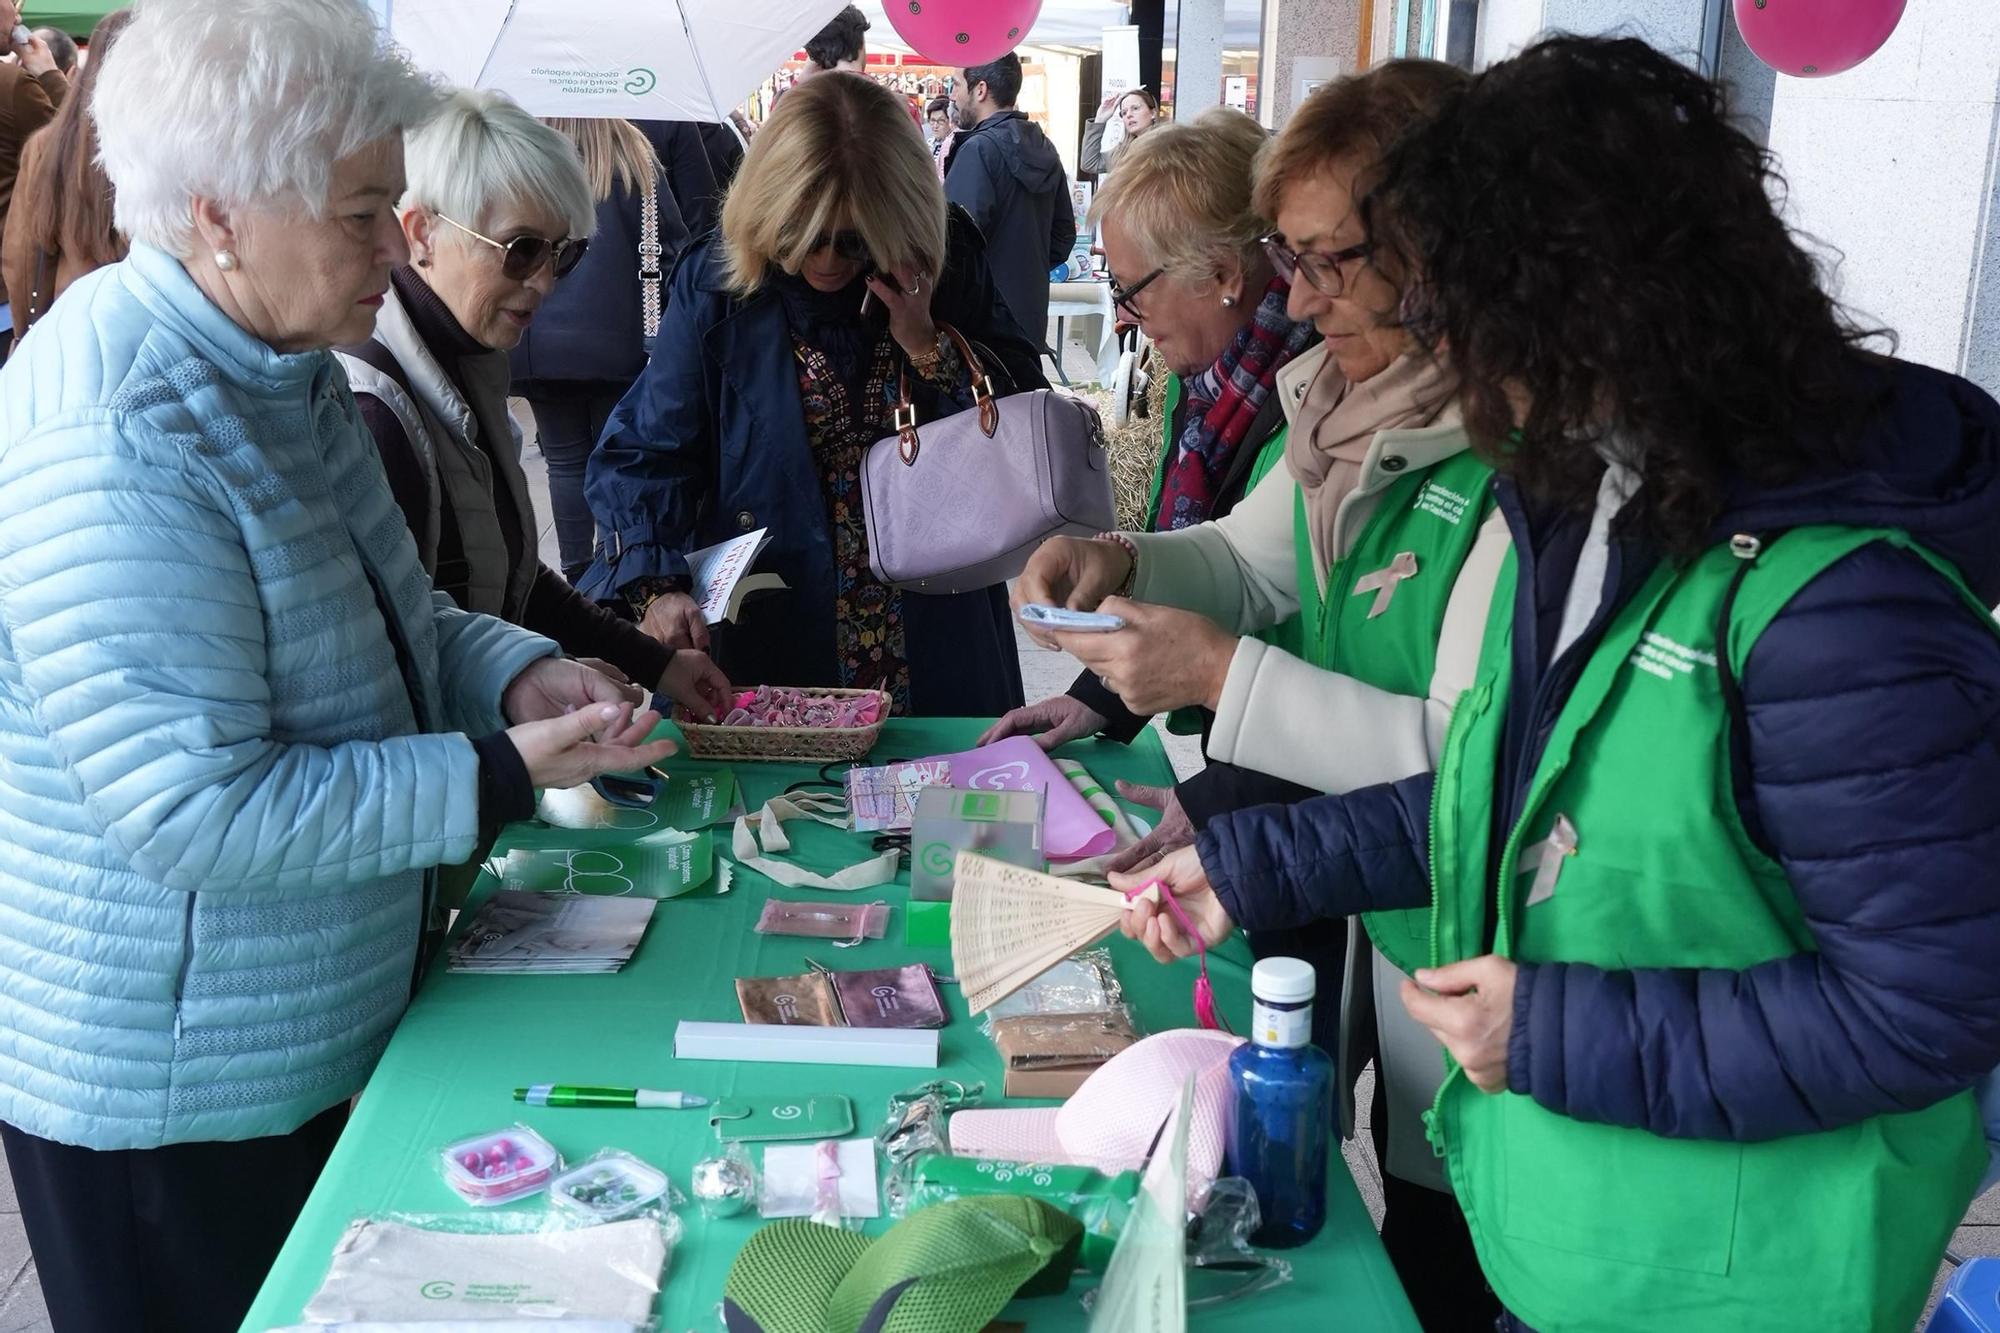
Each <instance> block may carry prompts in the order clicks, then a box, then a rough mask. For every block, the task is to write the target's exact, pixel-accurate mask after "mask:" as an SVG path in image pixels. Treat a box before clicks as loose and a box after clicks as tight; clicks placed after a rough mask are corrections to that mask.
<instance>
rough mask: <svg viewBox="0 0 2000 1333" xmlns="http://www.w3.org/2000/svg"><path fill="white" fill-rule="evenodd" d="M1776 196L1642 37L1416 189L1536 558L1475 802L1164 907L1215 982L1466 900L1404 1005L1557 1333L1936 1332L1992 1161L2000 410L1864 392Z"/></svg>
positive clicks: (1404, 245) (1398, 250) (1441, 919)
mask: <svg viewBox="0 0 2000 1333" xmlns="http://www.w3.org/2000/svg"><path fill="white" fill-rule="evenodd" d="M1579 108H1588V113H1587V114H1582V113H1580V112H1579ZM1780 184H1781V182H1779V181H1777V180H1776V179H1775V176H1774V172H1773V170H1772V168H1771V166H1770V163H1769V160H1768V159H1767V157H1766V155H1765V154H1764V152H1763V150H1762V149H1761V148H1759V147H1758V146H1757V145H1756V144H1755V143H1753V142H1752V141H1751V140H1750V139H1749V138H1747V137H1746V136H1745V135H1744V134H1743V133H1742V132H1741V131H1739V130H1738V129H1737V128H1735V126H1733V125H1732V124H1731V123H1730V122H1729V120H1728V118H1727V116H1726V115H1725V112H1724V108H1723V106H1722V102H1721V97H1720V94H1719V93H1718V92H1717V90H1716V89H1715V87H1714V86H1713V85H1711V84H1709V83H1707V82H1705V81H1703V80H1702V79H1701V78H1699V77H1698V76H1696V75H1695V74H1694V73H1692V72H1691V71H1689V70H1688V69H1686V68H1684V67H1683V66H1681V65H1679V64H1677V63H1676V62H1674V61H1673V60H1671V59H1669V58H1667V57H1666V56H1663V55H1661V54H1659V53H1658V52H1655V51H1653V50H1651V49H1650V48H1648V47H1646V46H1645V45H1643V44H1641V43H1638V42H1635V41H1629V40H1626V41H1607V40H1601V39H1584V38H1557V39H1552V40H1549V41H1545V42H1543V43H1541V44H1539V45H1537V46H1535V47H1533V48H1531V49H1530V50H1529V51H1527V52H1526V53H1525V54H1523V55H1521V56H1519V57H1517V58H1515V59H1513V60H1509V61H1506V62H1503V63H1502V64H1499V65H1496V66H1494V67H1493V68H1492V69H1490V70H1488V71H1487V72H1486V73H1485V74H1484V75H1482V76H1480V77H1479V78H1478V79H1476V80H1475V81H1474V82H1473V83H1472V84H1471V86H1470V87H1469V89H1468V90H1467V91H1466V92H1465V93H1464V94H1463V95H1462V96H1461V97H1460V98H1458V99H1457V101H1456V104H1455V105H1453V106H1451V107H1449V108H1447V109H1446V110H1445V111H1444V112H1443V113H1442V115H1441V116H1439V117H1438V119H1437V120H1436V121H1435V122H1434V123H1433V124H1431V125H1429V126H1427V127H1426V128H1423V129H1420V130H1418V131H1416V132H1414V133H1413V134H1412V135H1411V136H1409V137H1408V138H1406V139H1405V140H1404V141H1403V143H1402V144H1401V145H1400V146H1399V147H1398V149H1397V150H1396V151H1394V152H1393V153H1392V154H1391V155H1390V157H1389V159H1388V162H1387V164H1386V165H1385V168H1384V172H1383V181H1382V184H1381V186H1380V187H1379V189H1378V190H1377V192H1376V195H1375V198H1374V199H1373V200H1372V201H1371V205H1370V207H1369V209H1368V210H1367V211H1368V218H1369V223H1370V235H1371V239H1372V240H1373V242H1374V244H1375V247H1376V256H1375V258H1376V262H1378V263H1381V264H1383V265H1385V266H1387V267H1389V268H1390V269H1392V270H1395V271H1398V272H1415V273H1418V274H1421V275H1422V283H1421V284H1420V286H1419V288H1418V291H1417V292H1416V293H1415V294H1413V296H1412V298H1411V299H1408V300H1406V302H1405V305H1404V309H1403V312H1402V320H1403V322H1404V323H1405V324H1406V325H1408V326H1410V327H1411V328H1412V331H1413V332H1415V333H1417V334H1418V335H1419V336H1420V340H1421V341H1423V342H1425V343H1427V344H1429V345H1431V346H1434V347H1446V346H1448V347H1449V348H1450V349H1451V359H1452V364H1453V366H1454V368H1455V369H1456V370H1457V371H1458V373H1459V375H1460V379H1461V386H1462V389H1461V391H1462V394H1463V402H1464V404H1465V415H1466V424H1467V426H1468V428H1469V429H1470V431H1471V434H1472V437H1473V440H1474V443H1475V447H1477V448H1480V449H1482V450H1483V451H1485V452H1486V453H1487V454H1488V455H1489V456H1490V457H1491V458H1492V459H1493V460H1494V462H1495V464H1496V465H1497V466H1498V467H1499V469H1500V470H1501V473H1502V476H1501V479H1500V481H1499V482H1498V496H1499V502H1500V507H1501V509H1502V511H1503V512H1504V513H1505V514H1506V515H1507V519H1508V526H1509V528H1510V530H1511V532H1512V535H1513V540H1514V547H1515V554H1514V558H1513V559H1512V560H1510V561H1509V562H1508V563H1507V564H1506V566H1505V567H1504V568H1503V571H1502V573H1501V578H1500V584H1499V590H1498V593H1497V595H1496V597H1495V600H1494V603H1493V605H1494V614H1493V615H1492V617H1491V618H1490V620H1489V623H1488V625H1487V628H1486V631H1485V638H1484V643H1483V647H1482V649H1481V653H1480V663H1479V668H1478V670H1477V672H1476V673H1475V675H1474V678H1473V679H1474V683H1473V685H1472V686H1471V687H1470V688H1469V689H1468V690H1467V691H1466V692H1465V693H1464V694H1463V695H1461V697H1460V699H1459V703H1458V707H1457V709H1456V712H1455V714H1454V719H1453V726H1452V732H1451V735H1450V737H1449V739H1448V740H1447V741H1446V743H1445V747H1444V752H1443V757H1442V759H1441V760H1440V762H1439V764H1438V766H1437V771H1436V777H1435V779H1434V780H1433V779H1432V777H1430V776H1429V775H1425V776H1423V777H1420V778H1414V779H1411V780H1409V781H1408V782H1405V783H1399V784H1395V785H1393V786H1388V787H1376V788H1370V789H1365V790H1363V791H1359V792H1354V793H1350V794H1348V795H1347V796H1345V797H1321V798H1315V799H1313V800H1310V801H1307V802H1303V803H1301V804H1299V805H1295V806H1291V807H1289V808H1283V809H1279V808H1273V807H1266V808H1264V809H1262V810H1257V811H1248V812H1244V813H1242V814H1238V815H1233V816H1225V817H1223V818H1221V819H1217V820H1213V821H1211V822H1210V823H1209V825H1208V827H1207V830H1206V831H1205V832H1204V833H1203V835H1202V836H1201V838H1200V840H1199V842H1198V843H1197V845H1196V846H1195V847H1194V848H1191V849H1188V850H1186V851H1185V852H1183V853H1177V854H1176V859H1175V860H1174V861H1172V862H1170V863H1169V864H1168V865H1167V866H1166V867H1165V869H1166V876H1165V877H1166V878H1167V879H1168V880H1169V881H1170V883H1171V886H1172V888H1173V889H1174V891H1175V892H1176V893H1177V894H1179V895H1180V896H1181V897H1182V898H1183V900H1184V902H1185V904H1186V907H1187V910H1188V913H1189V915H1190V916H1191V917H1192V918H1193V919H1194V920H1195V922H1196V924H1197V927H1198V928H1199V929H1201V930H1202V931H1203V933H1204V934H1205V935H1208V936H1209V937H1210V938H1212V939H1219V938H1220V937H1221V935H1222V933H1223V931H1224V929H1225V928H1226V927H1227V925H1228V923H1229V922H1231V921H1232V920H1233V921H1236V922H1240V923H1241V924H1243V925H1245V926H1249V927H1251V928H1274V927H1283V926H1288V925H1295V924H1297V923H1298V922H1299V921H1301V920H1303V919H1307V918H1311V917H1315V916H1331V915H1344V914H1347V913H1351V912H1353V911H1356V910H1358V909H1361V908H1383V907H1386V908H1407V907H1415V906H1419V905H1422V904H1425V903H1429V904H1430V905H1431V907H1432V938H1433V946H1432V947H1433V958H1432V966H1431V967H1430V968H1428V969H1423V970H1419V971H1418V972H1417V973H1416V976H1415V979H1414V981H1409V982H1405V983H1404V986H1403V1002H1404V1004H1405V1005H1406V1007H1407V1008H1408V1009H1409V1011H1410V1012H1411V1014H1412V1015H1413V1016H1415V1017H1416V1018H1417V1019H1418V1021H1419V1022H1422V1023H1423V1024H1425V1025H1426V1026H1428V1027H1430V1028H1431V1029H1432V1030H1433V1031H1435V1032H1436V1033H1437V1034H1438V1036H1439V1038H1440V1039H1441V1040H1442V1041H1443V1042H1444V1044H1445V1046H1446V1048H1447V1049H1448V1050H1449V1051H1450V1053H1451V1055H1452V1056H1453V1057H1454V1067H1455V1071H1456V1072H1455V1073H1454V1074H1453V1076H1452V1077H1451V1078H1449V1079H1448V1080H1447V1081H1446V1084H1445V1087H1444V1089H1443V1090H1442V1091H1441V1093H1440V1094H1439V1097H1438V1100H1437V1104H1436V1107H1435V1110H1434V1114H1433V1115H1432V1117H1431V1121H1430V1124H1431V1132H1432V1141H1433V1143H1434V1145H1435V1146H1436V1147H1438V1148H1439V1149H1440V1150H1441V1151H1443V1152H1444V1153H1445V1155H1446V1157H1447V1159H1448V1163H1449V1167H1450V1174H1451V1180H1452V1185H1453V1190H1454V1193H1455V1194H1456V1196H1457V1199H1458V1202H1459V1205H1460V1207H1461V1208H1463V1209H1464V1211H1465V1214H1466V1218H1467V1221H1468V1222H1469V1224H1470V1226H1471V1229H1472V1234H1473V1238H1474V1242H1475V1244H1476V1246H1477V1248H1478V1250H1479V1256H1480V1262H1481V1266H1482V1268H1483V1269H1484V1270H1485V1273H1486V1275H1487V1278H1488V1280H1489V1281H1491V1283H1492V1284H1493V1287H1494V1289H1495V1291H1496V1292H1497V1293H1498V1294H1499V1296H1500V1299H1501V1301H1502V1302H1503V1303H1504V1304H1505V1305H1506V1306H1507V1308H1508V1310H1509V1311H1510V1312H1511V1313H1510V1315H1509V1316H1508V1320H1509V1321H1511V1324H1510V1326H1512V1327H1516V1328H1535V1329H1541V1330H1544V1331H1545V1333H1548V1331H1552V1330H1558V1329H1584V1328H1605V1327H1615V1328H1619V1329H1621V1330H1659V1331H1661V1333H1665V1331H1666V1330H1685V1329H1723V1328H1758V1329H1796V1330H1820V1329H1834V1328H1838V1329H1864V1328H1865V1329H1895V1330H1902V1329H1908V1328H1909V1327H1911V1326H1912V1324H1913V1323H1915V1321H1916V1319H1917V1317H1918V1314H1919V1313H1920V1311H1921V1310H1922V1308H1923V1304H1924V1300H1925V1297H1926V1295H1927V1294H1928V1292H1929V1289H1930V1285H1931V1282H1932V1278H1933V1275H1934V1274H1935V1272H1936V1268H1937V1264H1938V1261H1939V1258H1940V1256H1941V1255H1942V1254H1943V1251H1944V1246H1945V1243H1946V1241H1948V1240H1949V1239H1950V1237H1951V1234H1952V1230H1953V1227H1954V1226H1955V1225H1956V1224H1957V1222H1958V1220H1959V1218H1960V1216H1961V1215H1962V1214H1963V1213H1964V1211H1965V1207H1966V1205H1967V1203H1968V1202H1969V1201H1970V1200H1971V1198H1972V1196H1973V1192H1974V1189H1975V1187H1976V1186H1977V1184H1978V1182H1979V1179H1980V1174H1981V1169H1982V1167H1984V1165H1985V1164H1986V1159H1987V1151H1986V1145H1985V1143H1984V1141H1983V1138H1982V1135H1981V1128H1980V1117H1979V1112H1978V1108H1977V1107H1976V1105H1975V1102H1974V1097H1973V1094H1972V1093H1971V1092H1970V1091H1969V1089H1970V1088H1972V1087H1973V1085H1974V1084H1975V1083H1976V1082H1978V1081H1979V1080H1980V1079H1981V1078H1982V1077H1983V1076H1984V1075H1985V1074H1986V1073H1987V1072H1988V1071H1990V1070H1992V1069H1993V1067H1994V1065H1995V1063H1996V1062H2000V969H1996V968H1995V967H1994V966H1993V959H1994V958H1995V957H1996V955H2000V871H1996V867H2000V803H1996V801H1995V799H1994V793H1995V792H1997V791H2000V635H1996V631H1995V625H1994V622H1993V619H1992V617H1991V616H1990V615H1988V613H1987V610H1986V608H1987V607H1990V606H1991V605H1992V604H1993V603H1994V602H1995V601H2000V476H1996V460H1997V459H2000V406H1996V405H1995V403H1994V402H1993V400H1992V399H1990V398H1988V397H1987V396H1986V395H1985V394H1984V393H1982V392H1980V390H1978V389H1977V388H1975V387H1974V386H1972V385H1971V384H1968V383H1967V382H1966V381H1964V380H1962V379H1959V378H1958V377H1956V376H1953V375H1948V374H1945V373H1943V372H1941V371H1936V370H1931V369H1928V368H1925V367H1922V366H1916V365H1911V364H1908V363H1905V362H1899V361H1895V360H1892V359H1889V358H1888V357H1885V356H1880V355H1874V354H1871V353H1870V352H1868V351H1866V350H1864V348H1863V343H1864V336H1863V335H1862V333H1860V332H1859V331H1858V330H1857V329H1856V328H1855V327H1854V325H1853V324H1851V323H1850V322H1849V321H1848V320H1847V319H1846V318H1845V317H1844V316H1843V315H1842V314H1841V312H1840V311H1839V310H1838V308H1837V307H1836V306H1835V305H1834V304H1833V302H1832V301H1831V299H1830V298H1829V297H1828V296H1827V295H1826V293H1825V290H1824V288H1823V287H1822V285H1821V280H1820V275H1819V274H1818V273H1817V271H1816V270H1815V266H1814V263H1813V261H1812V259H1811V258H1810V257H1809V256H1808V254H1807V253H1806V252H1805V251H1804V250H1803V249H1802V248H1801V247H1800V246H1799V244H1798V243H1797V241H1796V240H1795V239H1794V238H1793V237H1792V236H1791V234H1790V233H1789V232H1788V231H1787V229H1786V227H1785V225H1784V222H1783V221H1782V219H1781V218H1780V217H1779V216H1778V214H1777V211H1776V210H1775V208H1774V207H1773V205H1772V202H1771V199H1772V196H1773V193H1774V191H1773V188H1772V187H1773V186H1777V185H1780ZM1779 192H1780V193H1781V191H1779ZM1452 632H1453V631H1452V629H1451V627H1449V626H1447V628H1446V634H1447V635H1450V634H1451V633H1452ZM1443 651H1444V649H1443V648H1442V647H1441V648H1440V652H1441V653H1442V652H1443ZM1160 871H1161V867H1154V868H1153V869H1151V870H1149V871H1147V872H1146V877H1147V878H1149V879H1150V878H1152V877H1154V876H1156V875H1159V874H1160ZM1132 916H1133V919H1134V921H1133V928H1134V930H1135V933H1137V934H1139V935H1140V936H1141V937H1142V938H1144V939H1145V940H1146V941H1147V942H1148V943H1149V945H1151V946H1152V947H1154V949H1155V951H1156V952H1159V953H1162V954H1173V953H1179V952H1182V951H1184V950H1185V949H1187V948H1188V947H1189V942H1188V941H1187V939H1186V938H1185V937H1184V936H1183V935H1182V934H1181V932H1180V931H1179V930H1177V929H1176V928H1175V927H1174V924H1173V922H1172V920H1171V919H1170V918H1167V917H1163V916H1160V915H1159V914H1157V913H1156V912H1155V911H1153V910H1152V909H1150V908H1141V909H1139V910H1136V911H1135V912H1134V913H1133V914H1132Z"/></svg>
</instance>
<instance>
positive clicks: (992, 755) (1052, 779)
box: [932, 736, 1118, 861]
mask: <svg viewBox="0 0 2000 1333" xmlns="http://www.w3.org/2000/svg"><path fill="white" fill-rule="evenodd" d="M932 759H933V760H939V759H941V760H944V761H945V762H947V763H949V764H950V765H951V785H952V786H954V787H957V788H959V789H960V790H963V791H1038V792H1044V793H1046V796H1045V797H1044V798H1043V810H1042V850H1043V852H1044V853H1046V854H1047V856H1048V858H1049V860H1051V861H1081V860H1084V859H1086V858H1088V857H1092V856H1102V855H1104V854H1105V853H1106V852H1108V851H1110V850H1111V849H1112V848H1114V847H1116V846H1117V845H1118V834H1117V833H1116V832H1115V831H1114V830H1113V829H1112V828H1111V827H1110V826H1109V825H1107V824H1106V823H1105V822H1104V816H1102V815H1100V814H1098V813H1097V811H1095V810H1093V809H1091V808H1090V802H1088V801H1086V800H1084V799H1083V795H1082V793H1080V792H1079V791H1077V789H1076V788H1075V787H1074V786H1072V785H1071V784H1070V780H1069V779H1068V778H1066V777H1064V776H1063V774H1062V770H1061V769H1059V768H1057V767H1056V766H1055V765H1054V764H1053V763H1052V762H1050V760H1049V757H1048V755H1046V754H1044V753H1043V752H1042V747H1041V746H1039V745H1037V744H1035V741H1034V738H1033V737H1032V736H1010V737H1009V738H1008V739H1006V740H1004V741H996V742H994V743H993V744H992V745H987V746H983V747H981V748H980V749H977V750H966V751H964V752H962V753H960V754H942V755H933V756H932Z"/></svg>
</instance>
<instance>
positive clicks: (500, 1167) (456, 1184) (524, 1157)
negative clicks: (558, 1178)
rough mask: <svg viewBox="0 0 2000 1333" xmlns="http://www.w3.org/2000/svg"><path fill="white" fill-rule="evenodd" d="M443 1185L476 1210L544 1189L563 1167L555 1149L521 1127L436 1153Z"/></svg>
mask: <svg viewBox="0 0 2000 1333" xmlns="http://www.w3.org/2000/svg"><path fill="white" fill-rule="evenodd" d="M438 1160H439V1166H440V1169H441V1170H442V1171H443V1173H444V1180H445V1184H447V1185H449V1186H451V1187H452V1188H453V1189H454V1190H456V1191H458V1196H459V1197H460V1198H461V1199H464V1200H465V1201H466V1202H467V1203H469V1204H471V1205H473V1206H474V1207H475V1208H490V1207H492V1206H494V1205H496V1204H502V1203H512V1202H513V1201H514V1200H516V1199H525V1198H526V1197H528V1196H529V1195H530V1194H533V1193H535V1192H537V1191H538V1190H542V1189H545V1188H547V1186H548V1183H549V1177H550V1176H552V1175H554V1174H555V1173H556V1172H557V1171H559V1170H561V1169H562V1154H561V1153H559V1152H557V1151H556V1150H555V1145H554V1144H552V1143H550V1142H549V1141H548V1140H547V1139H545V1138H543V1137H542V1136H541V1135H539V1134H537V1133H535V1131H534V1130H532V1129H529V1128H528V1127H527V1126H526V1125H510V1126H508V1127H507V1128H506V1129H500V1130H495V1131H493V1132H492V1133H490V1134H475V1135H474V1136H472V1137H471V1138H469V1139H460V1140H459V1141H458V1142H456V1143H454V1144H452V1145H451V1146H450V1147H448V1148H446V1149H445V1150H444V1151H443V1152H441V1153H440V1154H439V1155H438Z"/></svg>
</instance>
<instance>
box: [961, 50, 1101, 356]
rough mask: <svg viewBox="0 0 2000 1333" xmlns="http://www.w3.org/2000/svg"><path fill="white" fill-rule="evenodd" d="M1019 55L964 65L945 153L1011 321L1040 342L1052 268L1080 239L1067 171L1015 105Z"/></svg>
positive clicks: (1043, 338)
mask: <svg viewBox="0 0 2000 1333" xmlns="http://www.w3.org/2000/svg"><path fill="white" fill-rule="evenodd" d="M1020 93H1021V57H1019V56H1017V55H1015V54H1014V53H1013V52H1011V51H1010V52H1008V53H1007V54H1006V55H1004V56H1001V57H1000V58H999V59H998V60H995V61H992V62H990V63H988V64H984V65H975V66H973V67H972V68H970V69H968V70H966V71H964V77H963V78H961V79H960V80H959V83H958V87H957V89H956V90H955V91H954V92H953V94H952V96H953V98H954V99H955V100H956V101H957V103H958V123H959V132H958V139H957V141H956V142H954V143H953V144H952V148H951V153H950V155H949V156H947V157H946V158H945V165H944V192H945V197H946V198H948V199H950V200H951V202H953V203H954V204H957V205H958V206H959V207H960V208H963V209H964V210H965V211H966V212H967V213H970V214H971V215H972V220H973V221H974V222H976V223H978V224H979V230H980V231H981V232H982V233H984V234H985V236H986V254H987V259H988V261H989V262H990V263H991V264H992V266H993V281H994V285H995V286H997V287H999V289H1000V299H1001V300H1003V301H1005V302H1006V303H1007V309H1008V311H1009V313H1011V314H1012V315H1013V316H1014V322H1015V323H1017V324H1019V325H1020V326H1021V327H1022V328H1023V329H1024V330H1026V331H1027V334H1028V336H1029V337H1030V338H1032V339H1034V341H1035V343H1036V344H1037V345H1038V346H1039V345H1042V344H1044V343H1045V342H1046V340H1047V338H1048V329H1049V270H1050V269H1052V268H1054V267H1055V266H1056V265H1057V264H1060V263H1062V262H1063V260H1064V259H1065V258H1067V257H1068V255H1069V251H1070V247H1071V246H1072V245H1073V244H1075V242H1076V212H1075V209H1074V208H1073V207H1072V206H1071V204H1070V197H1069V177H1068V176H1067V175H1065V174H1064V172H1063V165H1062V159H1061V158H1058V157H1057V156H1056V148H1055V145H1054V144H1052V143H1050V142H1049V136H1048V135H1046V134H1043V133H1042V129H1041V126H1039V125H1037V124H1035V122H1033V121H1032V120H1029V119H1028V118H1027V117H1026V116H1024V115H1022V114H1021V113H1020V112H1019V111H1016V110H1015V109H1014V99H1015V98H1016V97H1018V96H1020Z"/></svg>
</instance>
